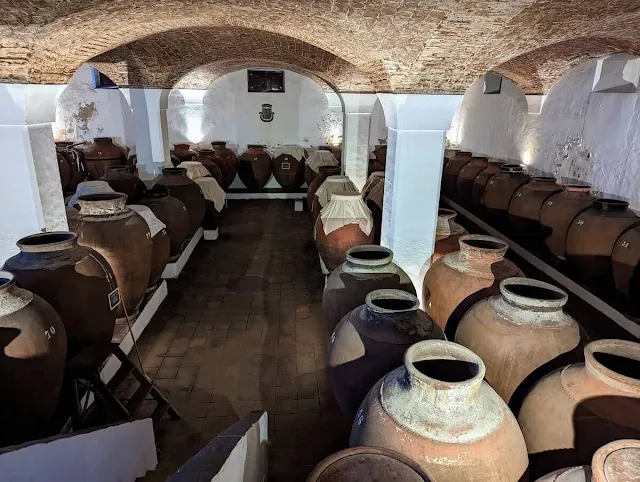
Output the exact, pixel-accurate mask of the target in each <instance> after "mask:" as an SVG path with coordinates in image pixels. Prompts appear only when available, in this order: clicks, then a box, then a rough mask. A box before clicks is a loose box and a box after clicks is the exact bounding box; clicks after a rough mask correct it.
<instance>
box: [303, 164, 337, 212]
mask: <svg viewBox="0 0 640 482" xmlns="http://www.w3.org/2000/svg"><path fill="white" fill-rule="evenodd" d="M318 170H319V172H318V175H317V176H316V177H314V178H313V180H312V181H311V183H310V184H309V187H307V208H308V209H309V212H311V209H312V208H313V200H314V198H315V196H316V191H317V190H318V188H319V187H320V186H321V185H322V183H323V182H324V181H326V180H327V178H328V177H329V176H339V175H340V172H341V170H340V166H320V167H319V168H318Z"/></svg>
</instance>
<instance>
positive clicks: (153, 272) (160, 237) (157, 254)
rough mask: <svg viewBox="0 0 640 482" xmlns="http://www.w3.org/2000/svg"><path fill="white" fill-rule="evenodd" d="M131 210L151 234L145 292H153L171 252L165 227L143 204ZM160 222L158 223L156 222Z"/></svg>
mask: <svg viewBox="0 0 640 482" xmlns="http://www.w3.org/2000/svg"><path fill="white" fill-rule="evenodd" d="M131 209H133V210H134V211H136V212H137V213H138V214H139V215H140V216H142V217H143V218H144V220H145V221H146V222H147V225H148V226H149V230H150V234H151V242H152V243H153V246H152V248H151V269H150V271H149V287H148V288H147V292H151V291H154V290H155V289H156V288H157V287H158V285H159V284H160V278H161V276H162V272H163V271H164V268H165V266H167V263H168V262H169V255H170V252H171V240H170V239H169V234H168V233H167V229H166V225H165V226H163V224H164V223H162V222H161V221H160V220H159V219H158V218H157V216H156V215H155V214H154V213H153V211H152V210H151V208H150V207H149V206H145V205H143V204H136V205H133V206H131ZM158 221H160V222H158Z"/></svg>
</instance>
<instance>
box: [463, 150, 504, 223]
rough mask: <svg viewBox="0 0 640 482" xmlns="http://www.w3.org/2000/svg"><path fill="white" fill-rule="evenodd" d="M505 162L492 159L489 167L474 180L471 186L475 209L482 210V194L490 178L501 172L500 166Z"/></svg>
mask: <svg viewBox="0 0 640 482" xmlns="http://www.w3.org/2000/svg"><path fill="white" fill-rule="evenodd" d="M503 164H504V163H502V162H500V161H490V162H489V163H488V164H487V167H486V168H484V169H483V170H482V171H480V172H479V173H478V175H477V176H476V177H475V179H474V180H473V186H472V187H471V202H472V203H473V204H472V206H473V209H474V211H480V210H481V209H482V208H483V204H482V196H483V195H484V190H485V188H486V187H487V183H488V182H489V179H491V178H492V177H493V176H495V175H496V174H497V173H498V172H500V167H501V166H502V165H503Z"/></svg>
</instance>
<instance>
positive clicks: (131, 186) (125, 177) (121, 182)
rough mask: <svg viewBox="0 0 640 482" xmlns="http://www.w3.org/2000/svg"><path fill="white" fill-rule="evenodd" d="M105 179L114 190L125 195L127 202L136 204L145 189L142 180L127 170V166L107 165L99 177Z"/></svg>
mask: <svg viewBox="0 0 640 482" xmlns="http://www.w3.org/2000/svg"><path fill="white" fill-rule="evenodd" d="M100 180H101V181H106V182H107V183H109V186H111V189H113V190H114V191H115V192H121V193H123V194H126V195H127V204H137V203H138V201H140V199H142V196H143V195H144V191H145V190H146V189H147V188H146V186H145V185H144V182H142V181H141V180H140V178H138V177H137V176H134V175H133V174H131V172H130V171H129V168H128V167H127V166H116V167H107V168H106V169H105V173H104V175H103V176H102V177H101V178H100Z"/></svg>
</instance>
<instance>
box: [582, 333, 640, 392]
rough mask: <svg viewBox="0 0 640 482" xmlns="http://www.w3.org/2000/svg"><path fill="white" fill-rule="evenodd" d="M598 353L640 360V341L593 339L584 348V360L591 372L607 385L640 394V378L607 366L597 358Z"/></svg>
mask: <svg viewBox="0 0 640 482" xmlns="http://www.w3.org/2000/svg"><path fill="white" fill-rule="evenodd" d="M596 353H606V354H611V355H617V356H621V357H624V358H630V359H632V360H636V361H640V343H635V342H632V341H626V340H616V339H604V340H596V341H592V342H591V343H589V344H588V345H587V346H585V348H584V362H585V366H586V367H587V370H588V371H589V373H591V374H592V375H593V376H594V377H596V378H597V379H598V380H600V381H602V382H604V383H606V384H607V385H610V386H614V387H615V388H618V389H620V390H623V391H625V392H632V393H637V394H640V378H632V377H629V376H626V375H623V374H621V373H618V372H616V371H615V370H613V369H611V368H608V367H606V366H605V365H604V364H602V363H601V362H599V361H598V360H596V358H595V354H596Z"/></svg>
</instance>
